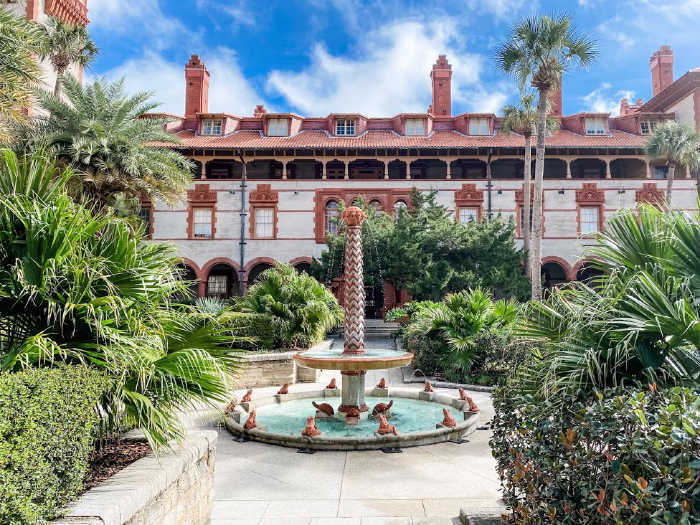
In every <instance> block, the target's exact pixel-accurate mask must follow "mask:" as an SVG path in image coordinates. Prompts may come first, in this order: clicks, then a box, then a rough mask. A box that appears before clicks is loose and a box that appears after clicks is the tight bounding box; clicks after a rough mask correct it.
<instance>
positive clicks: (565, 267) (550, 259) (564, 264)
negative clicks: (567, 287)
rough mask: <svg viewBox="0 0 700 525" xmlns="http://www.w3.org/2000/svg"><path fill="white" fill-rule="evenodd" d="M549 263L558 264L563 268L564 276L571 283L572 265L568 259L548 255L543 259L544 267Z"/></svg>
mask: <svg viewBox="0 0 700 525" xmlns="http://www.w3.org/2000/svg"><path fill="white" fill-rule="evenodd" d="M547 263H556V264H558V265H559V266H561V267H562V269H563V270H564V276H565V277H566V280H567V281H571V280H572V279H571V265H570V264H569V262H568V261H567V260H566V259H562V258H561V257H557V256H556V255H547V256H546V257H542V266H544V265H545V264H547ZM574 277H576V274H575V273H574Z"/></svg>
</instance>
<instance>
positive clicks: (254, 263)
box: [244, 257, 278, 278]
mask: <svg viewBox="0 0 700 525" xmlns="http://www.w3.org/2000/svg"><path fill="white" fill-rule="evenodd" d="M260 263H266V264H271V265H272V266H276V265H277V264H278V263H277V261H275V260H274V259H273V258H271V257H256V258H255V259H253V260H251V261H248V262H247V263H246V265H245V267H244V270H245V273H246V276H247V275H248V272H250V270H251V269H253V268H254V267H255V266H257V265H258V264H260ZM246 278H247V277H246Z"/></svg>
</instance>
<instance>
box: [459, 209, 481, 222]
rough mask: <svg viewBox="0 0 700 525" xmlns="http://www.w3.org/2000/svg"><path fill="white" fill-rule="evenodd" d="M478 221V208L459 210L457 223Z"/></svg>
mask: <svg viewBox="0 0 700 525" xmlns="http://www.w3.org/2000/svg"><path fill="white" fill-rule="evenodd" d="M478 220H479V208H476V207H474V206H469V207H466V208H459V222H461V223H463V224H466V223H468V222H472V221H478Z"/></svg>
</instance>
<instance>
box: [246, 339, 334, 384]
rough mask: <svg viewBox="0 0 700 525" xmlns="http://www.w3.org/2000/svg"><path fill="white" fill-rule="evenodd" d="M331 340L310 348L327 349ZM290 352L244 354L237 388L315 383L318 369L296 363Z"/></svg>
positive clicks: (294, 352) (318, 372)
mask: <svg viewBox="0 0 700 525" xmlns="http://www.w3.org/2000/svg"><path fill="white" fill-rule="evenodd" d="M332 343H333V341H332V340H330V339H326V340H324V341H322V342H320V343H319V344H317V345H315V346H313V347H312V348H311V349H318V350H321V349H328V348H330V347H331V345H332ZM297 352H298V351H296V350H295V351H292V352H271V353H266V354H257V353H252V352H251V353H249V354H246V355H245V358H244V359H245V360H246V362H247V364H246V365H245V366H244V367H243V369H242V370H241V373H240V375H239V376H238V379H237V380H236V386H237V388H258V387H262V386H275V385H283V384H285V383H289V384H294V383H297V382H300V383H315V382H316V381H318V378H319V374H320V371H319V370H315V369H313V368H307V367H305V366H299V365H297V363H296V361H294V354H296V353H297Z"/></svg>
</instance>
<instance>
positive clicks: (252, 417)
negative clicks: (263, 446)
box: [243, 410, 258, 430]
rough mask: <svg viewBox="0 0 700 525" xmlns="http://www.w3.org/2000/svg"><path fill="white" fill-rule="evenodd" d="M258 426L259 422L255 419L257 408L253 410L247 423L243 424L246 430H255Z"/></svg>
mask: <svg viewBox="0 0 700 525" xmlns="http://www.w3.org/2000/svg"><path fill="white" fill-rule="evenodd" d="M257 426H258V424H257V423H256V421H255V410H251V411H250V415H249V416H248V420H247V421H246V422H245V425H243V428H245V429H246V430H253V429H254V428H255V427H257Z"/></svg>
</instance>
